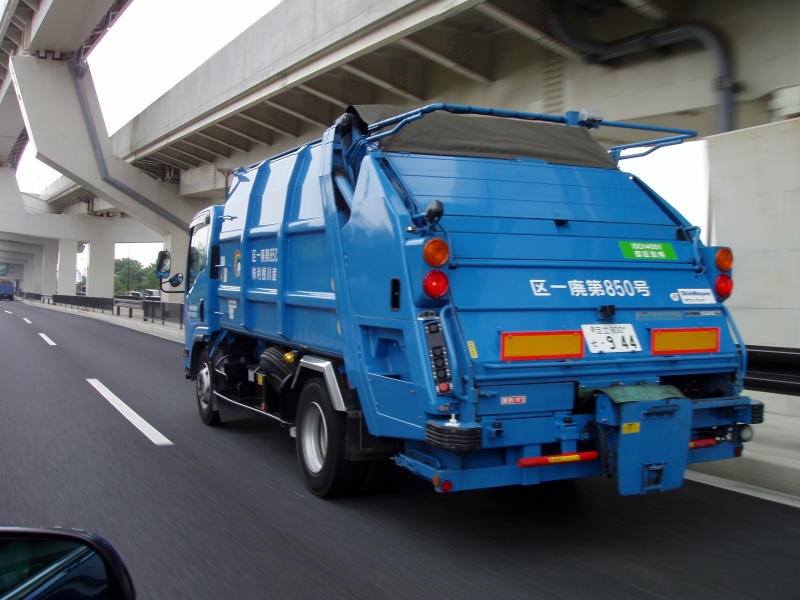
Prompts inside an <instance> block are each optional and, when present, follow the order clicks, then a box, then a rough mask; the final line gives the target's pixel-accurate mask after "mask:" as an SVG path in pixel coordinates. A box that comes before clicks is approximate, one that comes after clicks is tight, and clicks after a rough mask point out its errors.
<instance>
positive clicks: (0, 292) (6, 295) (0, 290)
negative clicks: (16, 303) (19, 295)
mask: <svg viewBox="0 0 800 600" xmlns="http://www.w3.org/2000/svg"><path fill="white" fill-rule="evenodd" d="M13 299H14V282H13V281H9V280H8V279H4V280H2V281H0V300H13Z"/></svg>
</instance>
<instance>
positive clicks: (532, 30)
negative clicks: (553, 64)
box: [475, 2, 580, 58]
mask: <svg viewBox="0 0 800 600" xmlns="http://www.w3.org/2000/svg"><path fill="white" fill-rule="evenodd" d="M475 10H477V11H478V12H479V13H481V14H483V15H485V16H487V17H489V18H490V19H494V20H495V21H497V22H498V23H500V24H501V25H505V26H506V27H508V28H509V29H511V30H513V31H516V32H517V33H518V34H520V35H523V36H525V37H526V38H528V39H529V40H533V41H534V42H536V43H537V44H539V45H540V46H541V47H542V48H546V49H547V50H551V51H552V52H555V53H556V54H560V55H561V56H563V57H564V58H580V55H579V54H578V53H577V52H575V51H574V50H573V49H572V48H569V47H568V46H565V45H564V44H562V43H561V42H559V41H558V40H556V39H555V38H553V37H551V36H549V35H547V34H546V33H545V32H544V31H542V30H541V29H537V28H536V27H534V26H533V25H531V24H530V23H526V22H525V21H523V20H522V19H518V18H517V17H515V16H514V15H512V14H510V13H507V12H506V11H504V10H501V9H499V8H497V7H496V6H494V5H493V4H489V3H488V2H484V3H483V4H479V5H478V6H476V7H475Z"/></svg>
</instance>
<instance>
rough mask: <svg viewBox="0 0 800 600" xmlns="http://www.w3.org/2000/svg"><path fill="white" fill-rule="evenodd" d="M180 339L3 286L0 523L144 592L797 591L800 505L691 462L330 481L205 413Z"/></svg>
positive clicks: (253, 425) (662, 594)
mask: <svg viewBox="0 0 800 600" xmlns="http://www.w3.org/2000/svg"><path fill="white" fill-rule="evenodd" d="M181 354H182V346H181V344H178V343H174V342H170V341H167V340H163V339H160V338H157V337H153V336H149V335H147V334H145V333H140V332H137V331H132V330H129V329H125V328H122V327H118V326H116V325H113V324H111V323H106V322H102V321H95V320H92V319H87V318H84V317H81V316H79V315H73V314H66V313H61V312H56V311H51V310H47V309H45V308H41V307H36V306H31V305H26V304H23V303H22V302H2V303H0V523H2V524H9V525H10V524H17V525H61V526H64V527H76V528H81V529H86V530H90V531H93V532H96V533H98V534H100V535H102V536H104V537H105V538H106V539H108V540H109V541H110V542H111V543H112V544H113V545H114V546H115V547H116V548H117V550H118V551H119V553H120V554H121V556H122V557H123V559H124V561H125V562H126V564H127V565H128V568H129V570H130V572H131V576H132V577H133V580H134V582H135V585H136V588H137V591H138V595H139V598H143V599H150V598H153V599H171V598H176V599H184V598H192V599H202V598H209V599H214V600H219V599H227V598H233V599H237V598H244V599H250V598H253V599H257V598H325V599H328V598H363V599H365V600H366V599H370V600H374V599H377V598H415V599H416V598H482V599H485V598H546V599H560V598H564V599H572V598H581V599H583V598H586V599H605V598H608V599H614V600H622V599H628V598H631V599H633V598H635V599H641V598H675V599H688V598H693V599H694V598H725V599H731V598H754V599H756V598H757V599H764V598H769V599H773V600H777V599H787V600H788V599H797V598H800V574H799V573H800V509H797V508H793V507H791V506H785V505H783V504H777V503H773V502H769V501H766V500H761V499H758V498H753V497H750V496H745V495H741V494H737V493H734V492H729V491H725V490H722V489H718V488H715V487H709V486H706V485H703V484H700V483H694V482H690V481H687V482H685V483H684V486H683V487H682V488H681V489H680V490H677V491H672V492H667V493H664V494H653V495H648V496H636V497H627V498H626V497H621V496H619V495H618V493H617V490H616V484H615V481H613V480H607V479H603V478H592V479H587V480H581V481H578V482H566V483H558V484H552V485H543V486H538V487H529V488H527V487H526V488H522V487H517V488H507V489H499V490H486V491H478V492H463V493H458V494H444V495H443V494H437V493H435V492H434V491H433V489H432V487H431V485H430V484H428V483H426V482H425V481H422V480H420V479H417V478H415V477H414V476H413V475H411V474H410V473H407V472H405V471H401V470H399V469H396V468H394V470H393V471H392V472H391V473H390V474H391V475H392V477H391V480H390V481H389V483H388V485H387V486H385V489H383V490H381V491H380V492H378V493H373V494H371V495H365V496H360V497H356V498H348V499H341V500H335V501H325V500H320V499H318V498H316V497H314V496H312V495H311V494H310V493H308V492H307V491H306V489H305V487H304V485H303V482H302V479H301V476H300V473H299V469H298V466H297V459H296V456H295V450H294V440H293V439H292V438H291V437H289V435H288V432H287V431H286V430H285V429H281V428H280V427H279V426H278V425H276V424H273V423H270V422H267V421H261V420H257V419H256V420H254V419H247V420H242V421H236V422H233V423H227V424H225V425H224V426H223V427H220V428H210V427H206V426H205V425H203V424H202V423H201V422H200V419H199V417H198V415H197V409H196V403H195V397H194V387H193V383H192V382H189V381H187V380H186V379H185V378H184V373H183V359H182V357H181Z"/></svg>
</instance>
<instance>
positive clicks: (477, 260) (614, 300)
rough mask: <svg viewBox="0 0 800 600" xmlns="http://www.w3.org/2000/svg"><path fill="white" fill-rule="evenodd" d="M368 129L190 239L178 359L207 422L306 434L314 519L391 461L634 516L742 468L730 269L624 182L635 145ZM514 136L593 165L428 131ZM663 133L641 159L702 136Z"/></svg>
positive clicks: (205, 224) (460, 481) (357, 123)
mask: <svg viewBox="0 0 800 600" xmlns="http://www.w3.org/2000/svg"><path fill="white" fill-rule="evenodd" d="M384 112H385V111H384ZM434 113H435V114H434ZM454 113H455V114H454ZM458 113H472V114H458ZM369 114H370V111H369V110H365V111H362V112H361V113H359V112H358V110H355V109H350V111H349V112H348V113H347V114H345V115H344V116H343V117H341V118H340V119H339V120H338V121H337V122H336V124H335V125H334V126H333V127H331V128H330V129H329V130H327V131H326V132H325V134H324V136H323V138H322V139H321V140H318V141H315V142H311V143H309V144H306V145H303V146H301V147H299V148H296V149H294V150H292V151H290V152H286V153H284V154H282V155H279V156H276V157H274V158H272V159H269V160H266V161H263V162H261V163H258V164H256V165H253V166H250V167H247V168H242V169H239V170H237V171H236V172H234V177H233V184H232V185H231V189H230V192H229V194H228V198H227V201H226V203H225V205H224V206H212V207H210V208H208V209H207V210H205V211H202V212H201V213H199V214H198V215H197V216H196V217H195V219H194V220H193V222H192V224H191V230H190V233H191V242H190V245H191V246H190V251H189V265H188V270H187V281H186V289H187V291H186V299H185V304H186V350H185V352H184V356H185V367H186V373H187V377H189V378H191V379H194V380H196V383H197V390H198V407H199V411H200V415H201V418H202V419H203V421H204V422H205V423H207V424H209V425H213V424H216V423H219V422H220V421H224V420H226V419H232V418H240V417H241V416H242V415H245V414H247V415H254V414H258V415H261V416H265V417H268V418H271V419H274V420H277V421H279V422H280V423H281V424H283V425H285V426H286V427H288V428H291V432H292V433H293V434H294V435H296V438H297V446H298V457H299V463H300V467H301V471H302V472H303V475H304V477H305V480H306V483H307V485H308V486H309V489H311V491H313V492H314V493H316V494H317V495H320V496H330V495H336V494H342V493H351V492H353V491H355V490H357V489H358V488H359V486H361V485H363V484H364V481H365V479H366V477H367V476H368V474H369V471H370V469H371V467H372V466H374V464H375V461H379V460H381V459H388V458H391V459H393V460H394V461H395V463H396V464H398V465H401V466H403V467H406V468H408V469H409V470H411V471H413V472H414V473H416V474H418V475H420V476H422V477H424V478H425V479H428V480H429V481H431V482H432V483H433V485H434V486H435V489H436V490H437V491H441V492H447V491H458V490H468V489H477V488H485V487H494V486H503V485H514V484H535V483H539V482H543V481H548V480H556V479H567V478H576V477H583V476H591V475H603V474H605V475H607V476H610V477H616V478H617V479H618V483H619V491H620V493H622V494H625V495H629V494H642V493H646V492H650V491H660V490H668V489H672V488H676V487H678V486H680V485H681V483H682V481H683V475H684V470H685V468H686V466H687V465H689V464H691V463H694V462H703V461H710V460H717V459H724V458H731V457H734V456H739V455H740V454H741V451H742V444H743V442H745V441H747V439H749V437H750V436H751V435H752V429H751V428H750V427H749V425H748V424H750V423H758V422H760V421H761V419H762V418H763V417H762V414H763V407H762V406H761V404H760V403H758V402H756V401H753V400H751V399H749V398H747V397H745V396H742V395H741V391H742V377H743V375H744V370H745V366H746V363H745V361H746V357H745V352H744V344H743V342H742V340H741V339H739V337H738V333H737V331H736V327H735V324H734V323H733V320H732V319H731V316H730V314H729V313H728V311H727V309H726V308H725V305H724V303H723V301H724V299H725V297H727V295H729V294H730V285H731V282H732V280H731V279H730V277H731V275H732V271H731V266H732V256H731V255H730V253H729V251H728V250H727V249H725V248H712V247H705V246H704V245H703V244H702V243H701V242H700V240H699V231H698V229H697V228H696V227H692V226H691V225H690V224H689V223H688V222H687V221H686V220H685V219H684V218H683V217H682V216H681V215H680V214H678V213H677V212H676V211H675V210H674V209H673V208H672V207H671V206H670V205H669V204H667V203H666V202H665V201H664V200H663V199H662V198H660V197H659V196H658V195H657V194H656V193H655V192H654V191H653V190H651V189H650V188H648V187H647V186H646V185H645V184H644V183H643V182H641V181H640V180H639V179H637V178H636V177H634V176H631V175H630V174H627V173H625V172H623V171H621V170H619V169H618V168H617V167H616V161H617V160H619V159H620V154H621V152H622V150H625V149H627V146H625V147H618V148H615V149H612V151H611V153H610V157H609V155H608V154H606V153H605V151H602V150H600V149H599V146H597V148H595V149H591V148H588V147H587V148H586V152H587V153H588V154H587V155H586V156H589V158H585V157H584V158H580V157H578V158H575V156H577V155H579V154H580V153H581V152H583V150H582V149H581V148H583V146H581V144H586V143H590V144H592V145H594V142H593V141H591V140H590V139H589V136H588V133H586V130H588V129H591V128H593V127H595V128H596V127H598V126H599V125H600V124H601V123H600V119H599V118H598V117H595V118H592V115H591V114H589V115H588V116H587V115H586V114H581V115H578V113H568V114H567V116H566V117H555V116H550V115H533V114H525V113H510V112H507V111H498V110H492V109H480V108H475V107H460V106H452V105H431V106H428V107H425V108H423V109H418V110H417V111H412V112H410V113H406V114H402V115H399V116H392V117H391V118H388V119H387V118H384V119H377V120H376V119H372V122H370V120H369V119H368V118H367V116H368V115H369ZM371 114H373V115H374V114H382V113H381V111H377V113H376V112H375V111H372V113H371ZM437 114H438V115H446V118H444V117H436V115H437ZM437 119H438V120H437ZM453 119H456V120H458V121H454V120H453ZM428 121H430V124H429V125H428V124H426V122H428ZM522 121H525V122H532V121H539V122H542V121H543V122H544V123H537V125H536V126H539V125H543V126H544V127H546V128H549V129H546V130H545V129H542V130H541V131H542V132H543V134H542V135H550V133H551V132H555V133H556V134H557V135H561V133H559V132H557V131H556V130H555V129H553V128H558V129H559V130H561V129H571V130H576V131H577V130H580V133H581V134H585V138H586V139H589V142H585V141H584V140H583V138H581V139H578V138H577V137H575V136H572V138H574V140H573V141H569V140H567V142H568V143H570V144H572V143H574V148H576V149H577V150H575V152H576V153H577V154H575V155H574V156H572V157H571V158H570V157H566V158H563V157H562V158H558V156H560V155H558V156H557V157H556V159H552V160H551V159H547V158H544V159H542V158H535V157H534V158H531V157H530V156H523V157H519V156H511V157H510V158H509V157H506V156H505V155H504V154H503V153H504V152H511V153H512V154H513V152H514V150H513V149H512V150H508V149H504V148H503V147H502V145H503V140H502V139H500V140H489V141H488V142H487V144H488V146H487V147H490V148H497V150H496V151H495V150H491V151H487V150H485V148H484V149H481V148H480V147H473V146H472V145H470V140H466V142H465V144H462V145H458V144H456V145H455V146H454V147H453V149H452V150H448V146H447V143H448V138H447V135H444V134H443V135H442V136H441V138H440V137H439V136H438V133H437V130H436V127H443V128H444V129H446V128H447V127H451V126H453V127H455V128H456V129H458V128H459V127H461V128H466V129H465V130H466V131H468V132H469V131H470V129H469V128H470V127H471V126H472V124H473V123H477V124H478V125H480V126H481V127H483V128H484V130H486V129H487V128H488V130H490V131H491V129H492V127H495V126H497V124H503V125H504V126H505V124H506V123H509V122H511V123H514V124H517V123H519V122H522ZM548 121H549V123H547V122H548ZM603 125H605V124H603ZM608 125H612V126H619V127H629V128H636V126H629V125H626V124H608ZM515 126H516V125H515ZM413 128H416V129H413ZM654 129H655V130H656V131H661V132H665V133H667V134H669V137H667V138H662V139H661V140H657V141H656V142H655V143H652V144H650V146H649V147H650V148H651V149H650V150H644V151H643V152H642V153H647V152H650V151H652V148H653V147H659V146H661V145H670V144H673V143H678V142H680V141H681V140H682V139H685V138H687V137H690V136H691V132H685V131H680V130H669V129H666V128H654ZM403 130H405V132H406V133H407V134H408V135H407V136H406V139H407V143H408V144H409V145H408V146H407V147H403V146H402V143H403V141H402V140H401V141H400V142H397V141H396V140H398V139H400V134H401V132H402V131H403ZM508 131H512V130H508ZM513 131H515V132H516V131H517V130H516V129H515V130H513ZM536 131H540V130H535V131H534V133H536ZM409 132H410V133H409ZM569 133H570V134H572V133H573V132H569ZM454 135H455V136H456V137H458V135H457V134H454ZM478 135H483V134H476V136H478ZM514 135H517V134H516V133H514ZM537 135H538V134H537ZM415 136H417V137H415ZM426 136H427V137H426ZM489 137H491V136H488V137H487V138H486V139H489ZM423 138H424V139H423ZM572 138H570V139H572ZM420 139H423V141H422V142H420V141H419V140H420ZM554 139H556V138H554ZM564 139H567V138H564ZM393 140H395V141H393ZM409 140H410V141H409ZM461 141H462V142H464V140H463V139H462V140H461ZM520 143H523V144H524V143H525V140H524V139H523V140H522V142H520ZM392 144H394V146H392ZM398 144H399V145H398ZM415 144H417V145H416V146H415ZM426 144H427V145H426ZM437 144H440V145H441V147H438V146H437ZM492 144H494V146H493V145H492ZM641 145H642V144H641V143H637V144H630V145H629V146H631V147H635V146H641ZM478 146H480V144H478ZM543 146H547V144H543ZM409 148H410V150H409ZM415 148H416V149H417V150H418V151H414V149H415ZM420 148H421V150H419V149H420ZM551 150H552V149H548V148H546V147H545V149H544V150H543V152H544V153H545V155H546V156H549V155H548V154H547V153H548V152H551ZM523 151H524V149H523ZM448 152H449V154H448ZM482 152H483V153H484V154H486V155H485V156H484V155H481V153H482ZM537 152H539V151H538V150H536V151H535V152H533V153H532V155H533V156H538V154H537ZM598 152H599V153H600V154H602V156H600V154H598ZM592 153H594V154H592ZM556 154H557V153H556ZM590 155H591V156H590ZM603 157H609V158H607V159H606V158H603ZM604 160H607V162H603V161H604ZM432 240H433V241H435V243H433V244H431V242H432ZM429 246H430V247H429ZM437 251H438V253H437ZM728 258H730V259H731V260H730V261H728V262H726V259H728ZM160 276H161V277H167V276H168V269H166V270H164V272H162V273H161V274H160ZM726 286H727V287H726Z"/></svg>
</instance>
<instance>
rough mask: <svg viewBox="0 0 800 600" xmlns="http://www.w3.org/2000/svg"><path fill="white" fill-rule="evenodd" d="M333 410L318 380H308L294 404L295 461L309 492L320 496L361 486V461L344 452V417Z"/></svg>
mask: <svg viewBox="0 0 800 600" xmlns="http://www.w3.org/2000/svg"><path fill="white" fill-rule="evenodd" d="M346 418H347V415H346V414H344V413H342V412H339V411H337V410H335V409H334V408H333V403H332V402H331V399H330V396H329V394H328V389H327V387H326V386H325V383H324V382H323V381H322V380H321V379H316V378H315V379H311V380H309V381H308V382H307V383H306V384H305V385H304V386H303V391H302V392H301V393H300V401H299V402H298V405H297V419H296V421H295V422H296V426H297V440H296V444H297V460H298V462H299V463H300V470H301V471H302V472H303V479H304V480H305V482H306V487H308V489H309V491H311V493H313V494H314V495H316V496H319V497H320V498H333V497H335V496H347V495H350V494H354V493H356V492H358V491H359V489H360V488H361V487H362V485H363V480H364V473H365V469H366V468H367V467H368V466H369V465H368V464H367V463H363V462H351V461H347V460H345V458H344V455H345V426H346V423H345V419H346Z"/></svg>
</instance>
